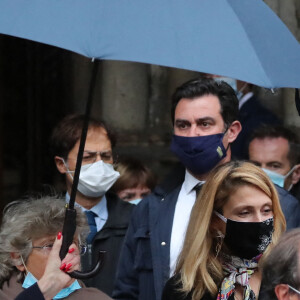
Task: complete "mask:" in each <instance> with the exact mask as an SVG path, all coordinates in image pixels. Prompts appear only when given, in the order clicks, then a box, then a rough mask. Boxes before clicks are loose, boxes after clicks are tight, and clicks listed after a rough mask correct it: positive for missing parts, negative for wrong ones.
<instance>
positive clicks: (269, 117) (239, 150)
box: [231, 80, 282, 159]
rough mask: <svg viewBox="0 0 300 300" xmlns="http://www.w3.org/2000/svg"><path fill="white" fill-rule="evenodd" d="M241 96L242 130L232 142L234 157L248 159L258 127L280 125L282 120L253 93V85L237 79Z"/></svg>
mask: <svg viewBox="0 0 300 300" xmlns="http://www.w3.org/2000/svg"><path fill="white" fill-rule="evenodd" d="M237 89H238V96H239V121H240V122H241V124H242V131H241V132H240V134H239V135H238V137H237V139H236V140H235V141H234V143H233V144H232V147H231V148H232V157H233V158H236V159H248V145H249V138H250V136H251V134H252V132H253V131H254V129H256V128H257V127H259V126H261V125H263V124H272V125H276V124H277V125H279V124H281V123H282V122H281V121H280V120H279V119H278V117H277V116H276V115H275V114H274V113H273V112H272V111H270V110H269V109H267V108H266V107H264V106H263V105H262V104H261V102H260V100H259V99H258V98H257V97H256V96H255V94H254V93H253V85H251V84H248V83H246V82H243V81H239V80H237Z"/></svg>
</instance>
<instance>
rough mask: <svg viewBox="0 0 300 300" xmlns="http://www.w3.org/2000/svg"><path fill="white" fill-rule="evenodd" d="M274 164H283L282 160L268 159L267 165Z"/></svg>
mask: <svg viewBox="0 0 300 300" xmlns="http://www.w3.org/2000/svg"><path fill="white" fill-rule="evenodd" d="M272 164H278V165H280V166H282V163H281V162H280V161H277V160H274V161H268V163H267V165H272Z"/></svg>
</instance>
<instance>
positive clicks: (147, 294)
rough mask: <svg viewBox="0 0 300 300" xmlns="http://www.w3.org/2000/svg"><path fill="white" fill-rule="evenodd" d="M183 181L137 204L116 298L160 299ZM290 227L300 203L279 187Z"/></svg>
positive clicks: (295, 222) (295, 221)
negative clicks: (176, 207) (171, 188)
mask: <svg viewBox="0 0 300 300" xmlns="http://www.w3.org/2000/svg"><path fill="white" fill-rule="evenodd" d="M180 188H181V185H180V186H178V187H177V188H175V189H174V190H173V191H171V192H164V191H163V190H162V189H161V188H156V190H155V191H154V193H153V194H151V195H150V196H148V197H146V198H145V199H144V200H143V201H141V202H140V204H139V205H138V206H137V207H136V208H135V210H134V212H133V214H132V219H131V222H130V225H129V227H128V231H127V235H126V237H125V242H124V245H123V249H122V252H121V257H120V262H119V266H118V270H117V280H116V284H115V289H114V292H113V298H114V299H119V300H121V299H123V300H125V299H126V300H129V299H139V300H161V297H162V292H163V288H164V285H165V283H166V281H167V280H168V279H169V272H170V267H169V265H170V241H171V232H172V225H173V217H174V212H175V206H176V202H177V198H178V195H179V192H180ZM278 193H279V195H280V202H281V205H282V210H283V212H284V214H285V216H286V218H287V225H288V228H294V227H298V226H299V223H300V205H299V202H298V201H297V199H296V198H294V197H293V196H292V195H290V194H289V193H288V192H287V191H285V190H284V189H282V188H280V187H278Z"/></svg>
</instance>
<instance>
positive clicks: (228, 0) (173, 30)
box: [0, 0, 300, 88]
mask: <svg viewBox="0 0 300 300" xmlns="http://www.w3.org/2000/svg"><path fill="white" fill-rule="evenodd" d="M0 33H4V34H8V35H13V36H18V37H22V38H26V39H30V40H34V41H39V42H42V43H46V44H51V45H55V46H58V47H61V48H64V49H68V50H71V51H74V52H77V53H80V54H82V55H85V56H88V57H93V58H99V59H108V60H125V61H135V62H144V63H151V64H157V65H162V66H169V67H175V68H182V69H189V70H195V71H201V72H205V73H211V74H218V75H223V76H228V77H232V78H236V79H240V80H243V81H247V82H250V83H253V84H256V85H259V86H263V87H267V88H277V87H297V88H300V72H299V70H300V44H299V43H298V42H297V41H296V39H295V38H294V37H293V35H292V34H291V33H290V31H289V30H288V29H287V28H286V26H285V25H284V24H283V23H282V22H281V20H280V19H279V18H278V17H277V16H276V15H275V14H274V13H273V12H272V10H271V9H270V8H269V7H268V6H267V5H266V4H265V3H264V2H263V1H261V0H151V1H149V0H30V1H28V0H1V1H0Z"/></svg>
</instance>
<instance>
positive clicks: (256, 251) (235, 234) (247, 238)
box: [215, 212, 274, 259]
mask: <svg viewBox="0 0 300 300" xmlns="http://www.w3.org/2000/svg"><path fill="white" fill-rule="evenodd" d="M215 214H217V215H218V217H219V218H220V219H222V220H223V221H224V222H225V223H226V233H225V238H224V244H225V245H226V247H227V248H228V249H229V251H230V253H231V254H233V255H234V256H237V257H240V258H245V259H251V258H254V257H256V256H258V255H260V254H263V253H264V252H265V250H266V249H267V247H268V246H269V244H270V243H271V242H272V234H273V231H274V225H273V218H270V219H267V220H265V221H263V222H237V221H234V220H230V219H226V218H225V217H224V216H222V215H220V214H218V213H217V212H215Z"/></svg>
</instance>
